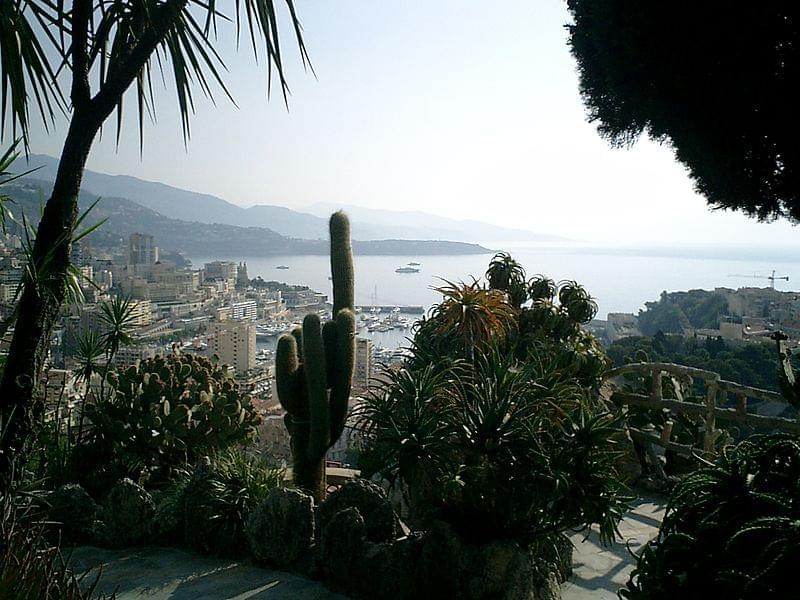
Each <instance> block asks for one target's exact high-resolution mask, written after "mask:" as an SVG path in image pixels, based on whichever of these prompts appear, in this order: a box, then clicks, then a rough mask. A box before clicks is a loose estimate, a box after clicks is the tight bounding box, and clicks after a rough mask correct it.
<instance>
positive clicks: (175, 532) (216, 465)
mask: <svg viewBox="0 0 800 600" xmlns="http://www.w3.org/2000/svg"><path fill="white" fill-rule="evenodd" d="M282 482H283V471H281V470H277V469H272V468H270V467H268V466H267V465H266V463H265V462H264V461H263V459H261V458H260V457H257V456H251V455H248V454H245V453H244V452H242V451H241V450H238V449H231V450H227V451H225V452H222V453H220V454H217V455H214V456H211V457H204V458H203V459H202V460H201V461H200V462H199V463H198V465H197V467H196V468H195V469H194V470H192V471H191V472H189V471H184V472H183V473H182V474H181V475H180V476H179V477H178V478H176V480H175V481H174V482H173V483H172V484H171V485H170V486H169V487H168V488H167V489H165V490H164V491H163V492H162V493H161V495H160V497H159V499H158V500H159V501H158V506H157V509H156V522H157V526H158V527H159V529H160V534H161V536H162V537H163V538H164V539H165V541H173V542H178V543H181V544H186V545H187V546H189V547H191V548H193V549H195V550H199V551H201V552H205V553H210V554H220V555H237V554H240V553H241V552H242V550H243V549H244V548H246V547H247V543H246V540H245V537H244V525H245V522H246V521H247V516H248V515H249V513H250V511H251V510H253V509H254V508H255V507H256V506H257V505H258V503H259V502H260V501H261V500H263V499H264V498H265V497H266V496H267V492H269V490H270V489H272V488H274V487H276V486H278V485H281V483H282Z"/></svg>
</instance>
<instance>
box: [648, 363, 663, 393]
mask: <svg viewBox="0 0 800 600" xmlns="http://www.w3.org/2000/svg"><path fill="white" fill-rule="evenodd" d="M651 373H652V374H653V391H652V398H653V400H663V399H664V393H663V391H662V389H661V370H660V369H653V370H652V371H651Z"/></svg>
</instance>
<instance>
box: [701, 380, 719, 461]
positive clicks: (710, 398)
mask: <svg viewBox="0 0 800 600" xmlns="http://www.w3.org/2000/svg"><path fill="white" fill-rule="evenodd" d="M706 385H708V390H707V391H706V435H705V440H704V443H703V449H704V450H705V451H706V452H711V450H712V449H713V448H714V440H715V439H716V437H717V436H716V431H715V427H716V422H717V417H716V408H717V402H716V400H717V387H718V386H717V381H716V380H712V381H706Z"/></svg>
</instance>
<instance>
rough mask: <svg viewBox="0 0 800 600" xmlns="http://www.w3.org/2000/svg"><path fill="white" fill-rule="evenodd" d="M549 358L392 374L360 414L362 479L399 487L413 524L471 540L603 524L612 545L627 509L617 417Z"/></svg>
mask: <svg viewBox="0 0 800 600" xmlns="http://www.w3.org/2000/svg"><path fill="white" fill-rule="evenodd" d="M553 362H557V361H552V360H550V358H549V357H547V356H542V357H540V360H538V361H531V362H528V363H519V362H518V361H517V360H516V359H515V358H514V357H513V356H503V355H502V354H500V353H499V352H498V351H496V350H495V351H493V352H487V353H482V354H480V355H479V356H477V357H476V360H475V362H474V363H471V364H469V363H466V362H457V363H455V364H453V365H452V366H449V367H446V368H444V369H442V368H440V367H439V366H438V365H437V364H435V363H430V364H428V365H427V366H426V367H424V368H420V369H416V370H409V369H401V370H399V371H396V372H392V373H389V374H388V375H387V381H386V382H385V385H384V386H383V387H382V388H381V389H379V390H378V391H376V392H375V393H373V394H372V395H371V396H370V397H369V398H368V399H366V400H365V402H364V403H363V404H362V405H361V408H360V409H359V420H360V423H361V428H362V430H363V433H364V436H365V441H364V447H363V449H362V454H361V460H360V467H361V469H362V473H364V474H365V475H367V476H370V475H372V474H375V473H378V474H380V475H381V476H383V477H385V478H387V479H388V480H390V481H391V482H393V483H400V484H401V489H406V490H407V492H408V501H409V504H410V506H411V507H412V509H413V510H414V511H415V513H416V514H415V516H416V517H418V518H419V519H421V520H422V521H423V522H424V521H425V519H427V518H428V517H434V518H438V519H442V520H445V521H447V522H449V523H451V524H452V525H453V526H454V527H455V528H456V530H457V531H458V532H459V533H460V534H461V535H462V536H463V537H464V538H465V539H471V540H474V541H479V542H484V541H488V540H492V539H503V538H511V539H516V540H518V541H521V542H523V543H530V542H533V541H535V540H537V539H541V538H543V537H546V536H549V535H552V534H554V533H559V532H563V531H566V530H568V529H572V528H575V527H583V526H587V525H589V524H592V523H596V524H599V526H600V534H601V537H602V539H603V540H604V541H610V540H612V539H613V536H614V532H615V528H616V524H617V522H618V521H619V519H620V518H621V516H622V514H623V512H624V510H625V509H626V504H625V496H624V488H623V486H622V485H621V483H620V482H619V477H618V476H617V473H616V471H615V469H614V461H615V457H616V451H615V443H614V439H615V436H616V435H617V433H618V430H617V427H616V423H615V419H614V417H613V416H612V415H611V414H610V413H608V412H607V411H605V410H604V409H603V408H602V407H601V406H599V405H598V404H597V403H596V402H592V401H591V400H590V397H589V396H588V394H587V393H586V391H585V390H584V389H582V388H581V387H580V386H578V385H576V384H575V383H574V380H571V379H570V378H565V377H564V375H563V373H561V372H559V371H558V370H556V369H555V368H554V365H553Z"/></svg>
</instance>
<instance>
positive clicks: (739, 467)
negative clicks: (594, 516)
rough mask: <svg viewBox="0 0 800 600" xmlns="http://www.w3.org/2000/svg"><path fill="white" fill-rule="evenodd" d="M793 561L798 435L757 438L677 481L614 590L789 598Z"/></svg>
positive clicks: (793, 592)
mask: <svg viewBox="0 0 800 600" xmlns="http://www.w3.org/2000/svg"><path fill="white" fill-rule="evenodd" d="M798 560H800V439H798V437H797V436H793V435H787V434H775V435H769V436H758V437H754V438H751V439H750V440H747V441H744V442H741V443H739V444H738V445H737V446H729V447H727V448H725V449H724V450H723V451H722V453H721V454H720V456H719V458H718V459H717V461H716V463H715V464H711V465H708V466H706V467H705V468H702V469H699V470H697V471H695V472H693V473H691V474H689V475H687V476H686V477H685V478H684V479H682V480H681V481H680V482H679V483H678V484H677V485H676V486H675V488H674V489H673V491H672V495H671V497H670V500H669V504H668V506H667V512H666V514H665V516H664V520H663V522H662V524H661V528H660V529H659V532H658V537H657V538H656V539H655V540H653V541H652V542H651V543H649V544H648V545H647V546H645V548H644V550H643V551H642V553H641V555H640V556H639V558H638V563H637V566H636V568H635V569H634V571H633V573H632V574H631V578H630V580H629V581H628V583H627V585H626V587H625V588H624V589H623V590H621V591H620V596H621V597H622V598H625V599H628V600H637V599H644V598H647V599H648V600H661V599H663V600H667V599H668V598H687V599H700V598H712V597H717V598H721V597H727V598H737V599H748V600H750V599H752V600H756V599H760V598H794V597H796V596H797V586H796V582H795V570H796V568H797V564H798Z"/></svg>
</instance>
